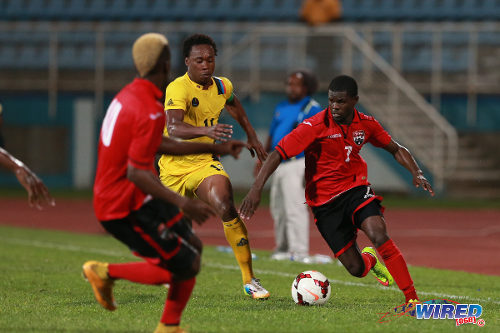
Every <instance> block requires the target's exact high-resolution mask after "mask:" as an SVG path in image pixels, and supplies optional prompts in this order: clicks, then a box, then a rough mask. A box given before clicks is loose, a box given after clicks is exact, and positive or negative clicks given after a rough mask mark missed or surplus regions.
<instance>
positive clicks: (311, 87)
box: [289, 69, 318, 96]
mask: <svg viewBox="0 0 500 333" xmlns="http://www.w3.org/2000/svg"><path fill="white" fill-rule="evenodd" d="M292 75H296V76H297V77H300V78H301V79H302V84H303V85H304V87H306V90H307V96H311V95H312V94H314V93H315V92H316V90H318V79H317V78H316V75H314V74H313V73H312V72H310V71H308V70H306V69H299V70H296V71H293V72H292V73H291V74H290V75H289V76H292Z"/></svg>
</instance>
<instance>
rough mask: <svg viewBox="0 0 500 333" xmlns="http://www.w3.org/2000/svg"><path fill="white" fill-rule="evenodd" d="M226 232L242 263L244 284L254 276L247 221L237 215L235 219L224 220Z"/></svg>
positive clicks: (235, 253)
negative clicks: (244, 221)
mask: <svg viewBox="0 0 500 333" xmlns="http://www.w3.org/2000/svg"><path fill="white" fill-rule="evenodd" d="M222 224H223V225H224V234H225V235H226V239H227V242H228V243H229V245H231V247H232V248H233V252H234V256H235V257H236V260H237V261H238V264H239V265H240V270H241V277H242V279H243V284H245V283H248V282H250V280H252V278H253V271H252V252H251V251H250V245H249V244H248V233H247V228H246V227H245V223H243V221H242V220H241V219H240V218H239V217H237V218H235V219H234V220H231V221H227V222H223V223H222Z"/></svg>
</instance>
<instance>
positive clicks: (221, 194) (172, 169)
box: [158, 34, 269, 298]
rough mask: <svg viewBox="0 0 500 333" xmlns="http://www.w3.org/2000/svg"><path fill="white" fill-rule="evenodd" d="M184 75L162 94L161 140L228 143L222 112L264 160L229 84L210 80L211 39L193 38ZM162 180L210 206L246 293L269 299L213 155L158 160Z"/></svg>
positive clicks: (213, 53) (227, 183)
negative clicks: (175, 139)
mask: <svg viewBox="0 0 500 333" xmlns="http://www.w3.org/2000/svg"><path fill="white" fill-rule="evenodd" d="M183 54H184V59H185V60H184V61H185V64H186V66H187V73H186V74H185V75H184V76H181V77H178V78H177V79H175V80H174V81H173V82H171V83H170V84H169V86H168V87H167V90H166V94H165V112H166V118H167V121H166V129H165V135H167V136H170V137H175V138H178V139H182V140H189V141H194V142H206V143H214V142H215V140H219V141H226V140H227V139H228V138H230V137H231V135H232V133H233V130H232V126H231V125H228V124H219V123H218V120H219V115H220V113H221V111H222V109H224V108H226V110H227V111H228V112H229V114H230V115H231V116H232V117H233V118H235V119H236V120H237V121H238V123H239V124H240V125H241V127H242V128H243V129H244V130H245V132H246V134H247V137H248V145H249V147H250V148H251V151H252V155H253V150H254V151H255V152H256V153H257V156H258V158H259V159H260V160H265V158H266V157H267V153H266V152H265V150H264V148H263V146H262V144H261V143H260V141H259V140H258V138H257V135H256V133H255V130H254V129H253V127H252V125H251V124H250V122H249V121H248V117H247V115H246V113H245V110H244V109H243V107H242V105H241V103H240V101H239V100H238V98H237V97H236V96H235V95H234V94H233V85H232V83H231V81H229V79H227V78H223V77H221V78H218V77H215V76H212V74H213V73H214V70H215V56H216V55H217V46H216V44H215V42H214V41H213V40H212V38H211V37H209V36H206V35H201V34H196V35H192V36H190V37H188V38H187V39H186V40H185V41H184V45H183ZM158 165H159V168H160V179H161V181H162V183H163V184H164V185H165V186H167V187H169V188H170V189H172V190H174V191H176V192H178V193H180V194H182V195H185V196H188V197H198V198H199V199H201V200H202V201H204V202H206V203H208V204H209V205H210V206H212V207H213V208H214V209H215V210H216V212H217V214H218V215H219V217H220V218H221V219H222V221H223V225H224V233H225V235H226V239H227V241H228V242H229V244H230V245H231V247H232V249H233V252H234V255H235V257H236V260H237V261H238V264H239V266H240V269H241V274H242V279H243V284H244V286H243V288H244V292H245V293H246V294H247V295H249V296H251V297H252V298H268V297H269V292H268V291H267V290H266V289H264V288H263V287H262V285H261V284H260V281H259V280H258V279H256V278H255V276H254V274H253V270H252V255H251V251H250V246H249V242H248V233H247V230H246V227H245V224H244V223H243V221H242V220H241V219H240V217H239V215H238V212H237V210H236V208H235V206H234V202H233V193H232V187H231V182H230V180H229V176H228V174H227V173H226V172H225V171H224V167H223V166H222V164H221V163H220V161H219V160H218V158H216V157H214V156H213V155H211V154H198V155H186V156H172V155H162V157H161V158H160V160H159V162H158Z"/></svg>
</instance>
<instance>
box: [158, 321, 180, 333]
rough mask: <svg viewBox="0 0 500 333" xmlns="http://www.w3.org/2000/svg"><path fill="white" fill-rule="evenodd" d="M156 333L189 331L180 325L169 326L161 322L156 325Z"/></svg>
mask: <svg viewBox="0 0 500 333" xmlns="http://www.w3.org/2000/svg"><path fill="white" fill-rule="evenodd" d="M154 333H187V331H186V330H183V329H182V328H180V327H179V326H169V325H165V324H164V323H159V324H158V326H156V329H155V331H154Z"/></svg>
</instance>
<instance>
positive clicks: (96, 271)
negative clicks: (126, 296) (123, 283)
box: [83, 261, 116, 311]
mask: <svg viewBox="0 0 500 333" xmlns="http://www.w3.org/2000/svg"><path fill="white" fill-rule="evenodd" d="M83 277H84V278H85V280H87V281H88V282H89V283H90V285H91V286H92V290H93V291H94V296H95V298H96V300H97V301H98V302H99V304H101V305H102V306H103V307H104V308H105V309H108V310H109V311H114V310H116V303H115V299H114V297H113V285H114V283H115V282H114V280H113V279H111V278H110V277H109V276H108V264H107V263H104V262H99V261H87V262H86V263H84V264H83Z"/></svg>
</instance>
